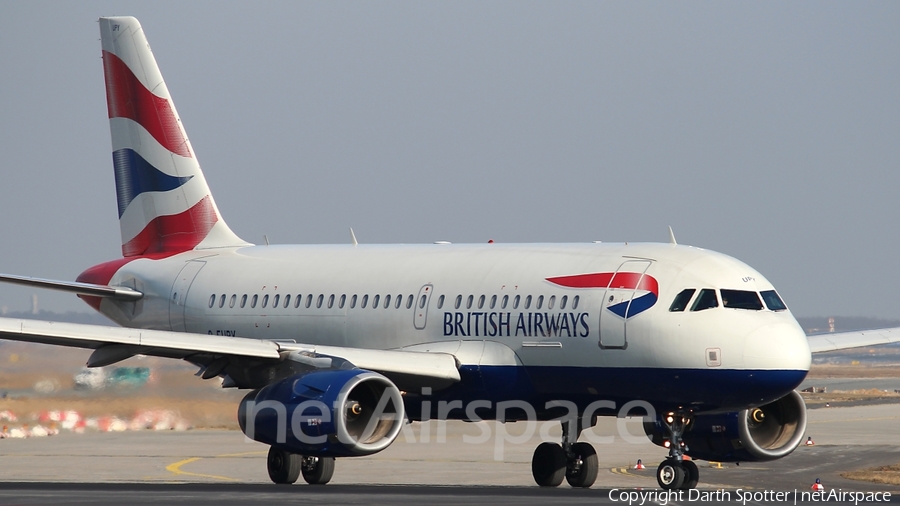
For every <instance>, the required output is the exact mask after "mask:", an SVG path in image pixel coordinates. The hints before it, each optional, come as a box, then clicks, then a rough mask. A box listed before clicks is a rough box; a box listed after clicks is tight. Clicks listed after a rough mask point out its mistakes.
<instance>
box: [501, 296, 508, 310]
mask: <svg viewBox="0 0 900 506" xmlns="http://www.w3.org/2000/svg"><path fill="white" fill-rule="evenodd" d="M508 303H509V295H504V296H503V298H502V299H500V309H506V304H508Z"/></svg>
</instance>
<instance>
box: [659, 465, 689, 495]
mask: <svg viewBox="0 0 900 506" xmlns="http://www.w3.org/2000/svg"><path fill="white" fill-rule="evenodd" d="M656 482H657V483H659V486H660V487H662V488H663V490H679V489H680V488H681V486H682V485H683V484H684V468H683V467H681V465H680V464H679V463H678V462H677V461H675V460H672V459H666V460H664V461H662V463H661V464H660V465H659V467H657V468H656Z"/></svg>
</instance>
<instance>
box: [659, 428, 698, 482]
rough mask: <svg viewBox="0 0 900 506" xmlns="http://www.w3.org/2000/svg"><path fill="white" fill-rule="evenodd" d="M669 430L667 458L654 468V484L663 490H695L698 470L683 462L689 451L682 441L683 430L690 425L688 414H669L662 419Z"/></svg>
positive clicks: (694, 466)
mask: <svg viewBox="0 0 900 506" xmlns="http://www.w3.org/2000/svg"><path fill="white" fill-rule="evenodd" d="M663 423H664V424H665V426H666V428H667V429H668V430H669V441H668V442H669V457H668V458H667V459H666V460H664V461H662V463H660V464H659V467H657V468H656V482H657V483H659V486H660V487H661V488H662V489H663V490H690V489H692V488H697V483H699V481H700V470H699V469H698V468H697V464H695V463H694V462H693V461H691V460H684V453H685V452H686V451H688V450H689V448H688V447H687V445H686V444H685V443H684V440H683V439H682V435H683V434H684V430H685V429H686V428H687V427H688V426H689V425H690V424H691V415H690V414H689V413H669V414H667V415H666V416H665V417H663Z"/></svg>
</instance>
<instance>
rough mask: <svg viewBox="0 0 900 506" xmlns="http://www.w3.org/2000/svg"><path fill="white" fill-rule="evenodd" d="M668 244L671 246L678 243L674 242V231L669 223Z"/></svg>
mask: <svg viewBox="0 0 900 506" xmlns="http://www.w3.org/2000/svg"><path fill="white" fill-rule="evenodd" d="M669 244H671V245H672V246H675V245H677V244H678V243H677V242H675V232H672V225H669Z"/></svg>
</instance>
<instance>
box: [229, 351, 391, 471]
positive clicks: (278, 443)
mask: <svg viewBox="0 0 900 506" xmlns="http://www.w3.org/2000/svg"><path fill="white" fill-rule="evenodd" d="M404 418H405V417H404V411H403V400H402V398H401V396H400V390H398V389H397V387H396V386H395V385H394V384H393V383H392V382H391V381H390V380H388V379H387V378H385V377H384V376H382V375H380V374H378V373H374V372H371V371H365V370H360V369H353V370H327V371H316V372H311V373H308V374H302V375H297V376H291V377H290V378H286V379H283V380H281V381H277V382H275V383H272V384H271V385H268V386H266V387H264V388H261V389H259V390H255V391H253V392H250V393H249V394H247V395H246V396H245V397H244V399H243V400H242V401H241V405H240V408H239V410H238V423H239V424H240V426H241V430H242V431H243V432H244V434H246V435H247V437H249V438H250V439H253V440H254V441H259V442H261V443H266V444H269V445H272V446H275V447H277V448H280V449H282V450H285V451H289V452H292V453H298V454H302V455H314V456H319V457H349V456H362V455H371V454H373V453H377V452H380V451H381V450H384V449H385V448H387V447H388V446H389V445H390V444H391V443H392V442H393V441H394V439H396V438H397V435H398V434H399V433H400V429H401V428H402V427H403V423H404Z"/></svg>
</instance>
